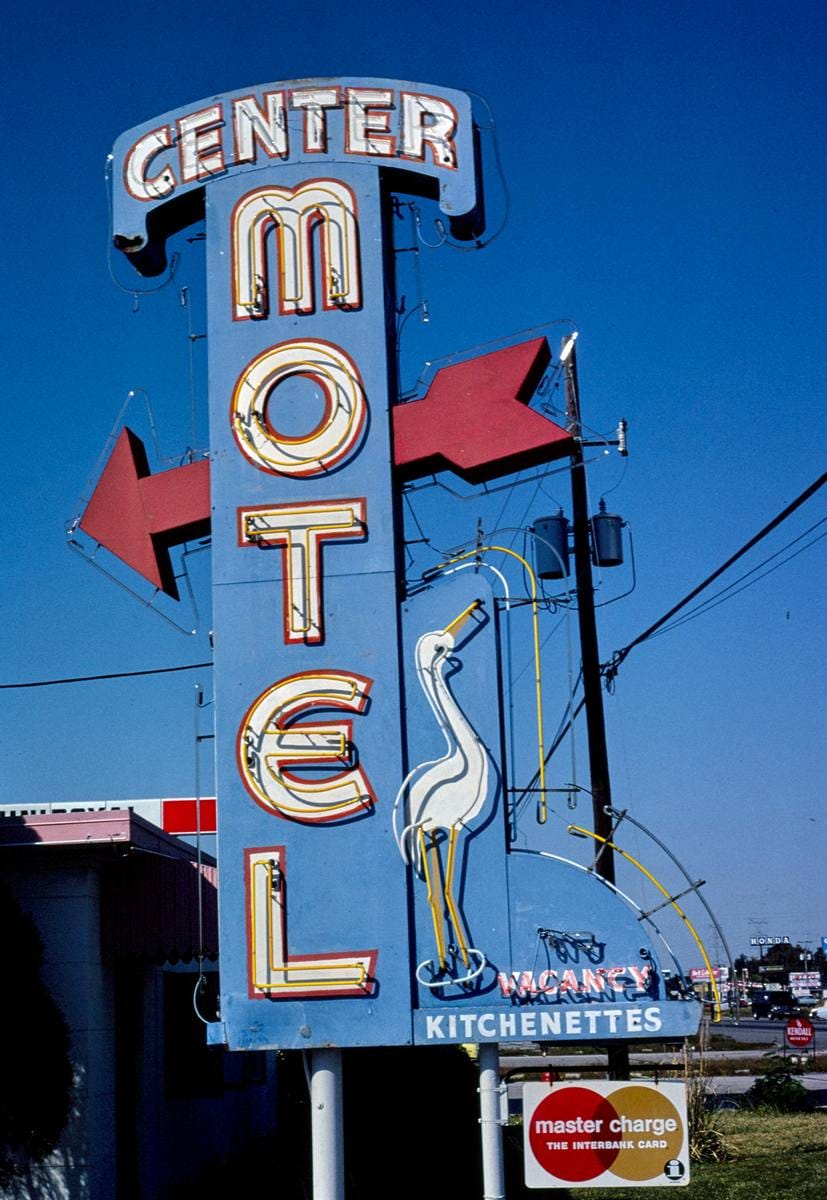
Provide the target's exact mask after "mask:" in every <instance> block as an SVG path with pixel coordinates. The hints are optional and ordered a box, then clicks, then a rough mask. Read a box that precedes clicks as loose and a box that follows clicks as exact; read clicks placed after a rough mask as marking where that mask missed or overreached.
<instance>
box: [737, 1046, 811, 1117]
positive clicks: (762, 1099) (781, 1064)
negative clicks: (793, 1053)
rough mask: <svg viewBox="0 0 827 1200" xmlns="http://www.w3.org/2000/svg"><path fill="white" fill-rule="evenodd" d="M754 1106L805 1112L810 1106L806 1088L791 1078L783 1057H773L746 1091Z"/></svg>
mask: <svg viewBox="0 0 827 1200" xmlns="http://www.w3.org/2000/svg"><path fill="white" fill-rule="evenodd" d="M747 1099H748V1101H749V1102H750V1103H751V1104H752V1105H753V1107H755V1108H772V1109H775V1111H776V1112H785V1113H786V1112H806V1111H807V1110H808V1109H809V1108H811V1107H812V1106H811V1104H810V1098H809V1096H808V1095H807V1089H806V1088H805V1087H804V1084H803V1083H801V1081H800V1080H798V1079H793V1077H792V1075H791V1074H790V1072H789V1071H788V1070H787V1064H786V1063H785V1061H784V1060H783V1058H773V1059H772V1060H771V1061H770V1063H769V1065H768V1066H767V1069H766V1071H765V1072H764V1074H763V1075H761V1076H759V1078H758V1079H756V1081H755V1083H754V1084H753V1085H752V1087H751V1088H750V1089H749V1091H748V1092H747Z"/></svg>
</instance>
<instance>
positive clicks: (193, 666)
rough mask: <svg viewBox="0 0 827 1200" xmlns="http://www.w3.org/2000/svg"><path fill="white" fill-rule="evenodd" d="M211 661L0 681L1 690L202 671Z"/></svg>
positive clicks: (209, 665)
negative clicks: (141, 669)
mask: <svg viewBox="0 0 827 1200" xmlns="http://www.w3.org/2000/svg"><path fill="white" fill-rule="evenodd" d="M211 666H212V663H211V662H201V663H190V664H189V665H188V666H185V667H150V668H149V669H148V670H146V671H113V672H112V673H111V674H109V675H70V676H68V677H67V678H66V679H36V680H32V681H31V682H29V683H0V690H4V691H8V690H10V689H11V688H37V687H55V686H56V685H57V684H61V683H97V682H98V681H99V680H102V679H135V678H136V677H137V676H139V675H171V674H173V672H175V671H200V670H201V669H203V668H204V667H211Z"/></svg>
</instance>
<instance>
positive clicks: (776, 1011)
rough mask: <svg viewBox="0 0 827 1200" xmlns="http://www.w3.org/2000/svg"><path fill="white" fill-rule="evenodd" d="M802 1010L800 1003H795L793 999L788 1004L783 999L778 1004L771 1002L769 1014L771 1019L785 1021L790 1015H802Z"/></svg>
mask: <svg viewBox="0 0 827 1200" xmlns="http://www.w3.org/2000/svg"><path fill="white" fill-rule="evenodd" d="M803 1012H804V1010H803V1009H802V1007H801V1005H800V1004H796V1003H795V1001H793V1002H792V1003H789V1004H788V1003H787V1002H786V1001H783V1002H782V1003H780V1004H773V1006H772V1008H771V1009H770V1012H769V1016H770V1020H772V1021H787V1020H789V1018H790V1017H800V1016H802V1014H803Z"/></svg>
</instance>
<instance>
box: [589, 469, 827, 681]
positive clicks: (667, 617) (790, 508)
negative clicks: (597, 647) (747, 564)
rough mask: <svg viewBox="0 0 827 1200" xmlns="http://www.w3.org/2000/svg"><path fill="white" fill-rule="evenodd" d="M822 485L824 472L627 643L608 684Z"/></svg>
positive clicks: (609, 670)
mask: <svg viewBox="0 0 827 1200" xmlns="http://www.w3.org/2000/svg"><path fill="white" fill-rule="evenodd" d="M825 483H827V471H825V472H824V474H823V475H820V476H819V478H818V479H816V480H815V482H814V483H811V484H810V486H809V487H808V488H805V489H804V491H803V492H802V493H801V495H800V496H797V497H796V499H795V500H793V501H792V503H791V504H788V505H787V507H786V508H785V509H782V511H781V512H780V513H779V514H778V516H776V517H773V519H772V520H771V521H769V522H768V523H767V524H766V525H765V526H764V527H763V528H762V529H759V530H758V532H757V533H756V534H754V535H753V536H752V537H751V538H750V539H749V541H748V542H745V543H744V545H743V546H741V548H740V549H739V550H736V551H735V553H734V554H731V555H730V556H729V558H728V559H727V560H726V562H725V563H722V565H721V566H720V567H718V568H717V569H716V570H715V571H713V572H712V574H711V575H707V577H706V579H704V580H703V581H702V582H701V583H699V584H698V585H697V587H694V588H693V589H692V591H691V592H689V594H688V595H686V596H684V598H683V599H682V600H679V601H678V603H677V604H673V605H672V607H671V608H670V609H669V612H667V613H664V615H663V616H662V617H659V618H658V620H657V621H655V622H654V624H652V625H650V626H649V628H648V629H644V631H643V633H639V634H638V636H637V637H636V638H634V639H633V641H631V642H629V644H628V645H627V646H624V647H623V649H622V650H616V651H615V653H614V655H613V657H612V661H611V662H610V663H609V665H608V667H607V668H606V670H605V675H606V679H607V681H609V682H611V680H613V679H614V677H615V676H616V675H617V672H618V670H619V668H620V666H621V664H622V663H623V661H624V660H625V659H626V658H627V657H628V655H629V654H630V653H631V651H632V650H634V648H635V646H639V645H640V643H641V642H645V641H646V639H647V638H650V637H651V636H652V634H653V633H655V631H656V630H658V629H660V628H661V626H662V625H665V624H666V622H667V621H671V619H672V617H674V616H675V614H676V613H679V612H680V611H681V609H682V608H686V606H687V604H689V603H690V602H691V601H692V600H694V599H695V597H696V596H699V595H700V594H701V592H703V591H705V590H706V588H708V587H709V585H710V584H711V583H714V582H715V580H716V579H718V578H719V576H721V575H723V573H724V571H728V570H729V568H730V567H731V566H732V565H733V563H736V562H737V561H738V559H739V558H743V557H744V555H745V554H746V553H747V552H748V551H749V550H751V549H752V548H753V546H756V545H757V544H758V543H759V542H760V541H762V540H763V539H764V538H765V537H766V536H767V534H769V533H772V531H773V529H777V528H778V526H779V525H781V524H782V522H784V521H786V519H787V517H789V516H791V515H792V514H793V513H794V512H795V511H796V509H799V508H800V507H801V505H802V504H805V503H806V502H807V500H809V499H810V497H811V496H814V495H815V493H816V492H817V491H818V490H819V488H821V487H823V486H824V484H825Z"/></svg>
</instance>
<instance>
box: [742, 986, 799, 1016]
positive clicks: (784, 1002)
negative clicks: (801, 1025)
mask: <svg viewBox="0 0 827 1200" xmlns="http://www.w3.org/2000/svg"><path fill="white" fill-rule="evenodd" d="M782 1008H790V1009H792V1008H796V1004H795V1000H794V999H793V994H792V992H785V991H781V989H779V990H778V991H777V992H770V991H766V990H761V991H757V992H753V993H752V1015H753V1017H783V1016H790V1017H793V1016H796V1015H797V1012H779V1011H774V1010H778V1009H782Z"/></svg>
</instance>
